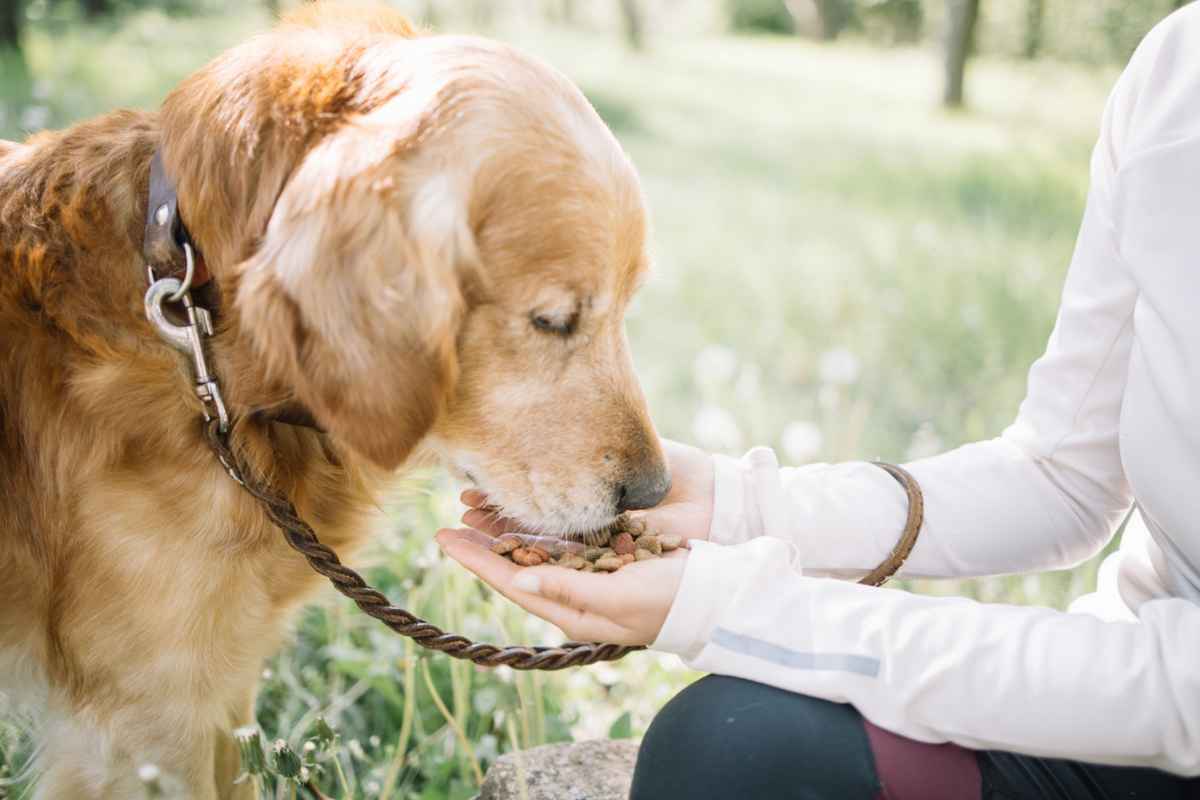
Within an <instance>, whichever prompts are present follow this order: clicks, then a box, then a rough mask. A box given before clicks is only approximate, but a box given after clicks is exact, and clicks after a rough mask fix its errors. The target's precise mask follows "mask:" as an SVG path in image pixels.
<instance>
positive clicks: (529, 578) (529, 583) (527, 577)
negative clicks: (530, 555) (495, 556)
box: [512, 570, 542, 594]
mask: <svg viewBox="0 0 1200 800" xmlns="http://www.w3.org/2000/svg"><path fill="white" fill-rule="evenodd" d="M512 585H513V588H514V589H517V590H518V591H522V592H528V593H529V594H537V593H539V592H540V591H541V590H542V579H541V578H540V577H539V576H538V575H537V574H535V573H533V572H531V571H529V570H522V571H521V572H518V573H517V574H516V575H515V576H514V577H513V582H512Z"/></svg>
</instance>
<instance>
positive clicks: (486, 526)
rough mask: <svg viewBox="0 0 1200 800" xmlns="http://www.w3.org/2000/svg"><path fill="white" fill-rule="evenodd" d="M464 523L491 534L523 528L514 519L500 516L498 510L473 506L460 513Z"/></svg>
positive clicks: (517, 530)
mask: <svg viewBox="0 0 1200 800" xmlns="http://www.w3.org/2000/svg"><path fill="white" fill-rule="evenodd" d="M462 521H463V524H464V525H467V526H469V527H472V528H474V529H475V530H477V531H483V532H484V533H487V534H490V535H492V536H499V535H500V534H502V533H512V532H521V531H525V529H524V528H523V527H522V526H521V524H520V523H518V522H517V521H516V520H512V519H509V518H508V517H502V516H500V513H499V512H498V511H489V510H484V509H480V508H473V509H471V510H469V511H467V512H466V513H465V514H463V515H462Z"/></svg>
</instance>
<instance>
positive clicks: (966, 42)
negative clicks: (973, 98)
mask: <svg viewBox="0 0 1200 800" xmlns="http://www.w3.org/2000/svg"><path fill="white" fill-rule="evenodd" d="M946 12H947V13H946V64H945V66H946V87H945V92H944V94H943V95H942V102H943V103H944V104H945V105H946V107H947V108H961V107H962V105H963V100H964V97H963V82H964V79H965V75H966V71H967V59H968V58H970V57H971V50H972V49H973V48H974V45H975V25H976V23H977V22H978V21H979V0H947V8H946Z"/></svg>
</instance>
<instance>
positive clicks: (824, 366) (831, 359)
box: [818, 347, 859, 386]
mask: <svg viewBox="0 0 1200 800" xmlns="http://www.w3.org/2000/svg"><path fill="white" fill-rule="evenodd" d="M818 369H819V370H820V373H821V381H822V383H832V384H838V385H841V386H848V385H850V384H852V383H854V382H855V381H857V380H858V373H859V362H858V356H856V355H854V353H852V352H850V351H849V350H847V349H846V348H844V347H835V348H834V349H832V350H827V351H825V352H824V353H822V354H821V360H820V364H819V366H818Z"/></svg>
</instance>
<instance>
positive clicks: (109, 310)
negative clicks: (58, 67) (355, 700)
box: [0, 111, 160, 345]
mask: <svg viewBox="0 0 1200 800" xmlns="http://www.w3.org/2000/svg"><path fill="white" fill-rule="evenodd" d="M159 138H160V135H159V128H158V121H157V116H156V115H154V114H150V113H143V112H130V111H121V112H116V113H113V114H108V115H106V116H103V117H99V118H97V119H95V120H91V121H88V122H84V123H81V124H79V125H76V126H74V127H72V128H69V129H67V130H64V131H56V132H48V133H42V134H38V135H36V136H34V137H32V138H31V139H30V140H29V141H28V142H27V143H26V144H25V145H17V146H14V147H10V148H8V149H7V151H4V150H0V154H3V157H4V159H5V168H4V169H3V170H0V304H2V305H3V309H4V310H3V313H4V315H5V316H6V317H7V316H9V315H12V314H14V313H18V312H19V311H20V310H21V309H24V310H26V311H27V312H28V313H30V314H34V315H36V317H37V318H38V320H39V322H40V323H42V324H44V323H45V322H50V323H52V324H55V323H57V324H60V325H61V326H62V327H63V330H64V332H66V333H68V335H71V336H73V338H75V339H76V340H77V341H78V342H79V343H80V344H85V345H86V343H87V341H89V340H90V339H91V337H93V336H100V337H101V338H108V336H107V334H109V333H111V329H110V326H111V325H112V324H113V323H117V324H128V323H129V322H130V320H131V318H136V317H137V316H138V314H139V310H138V304H139V302H140V299H141V291H142V290H143V288H144V278H143V277H142V275H143V274H144V272H143V271H142V269H141V266H140V261H141V258H140V255H139V250H140V242H141V238H142V229H143V220H144V215H145V203H146V199H145V198H146V181H147V176H148V174H149V164H150V158H151V156H152V155H153V153H154V150H155V148H156V147H157V146H158V142H159ZM101 309H104V310H105V312H106V313H103V314H101V313H98V312H99V311H100V310H101ZM66 320H71V324H70V325H65V324H63V323H64V321H66ZM9 321H11V320H9ZM81 325H84V326H91V325H95V326H99V327H100V328H102V329H103V330H90V331H89V330H87V328H86V327H83V328H81Z"/></svg>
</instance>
